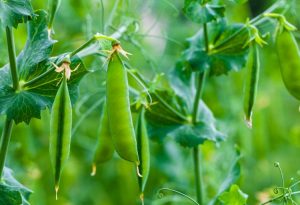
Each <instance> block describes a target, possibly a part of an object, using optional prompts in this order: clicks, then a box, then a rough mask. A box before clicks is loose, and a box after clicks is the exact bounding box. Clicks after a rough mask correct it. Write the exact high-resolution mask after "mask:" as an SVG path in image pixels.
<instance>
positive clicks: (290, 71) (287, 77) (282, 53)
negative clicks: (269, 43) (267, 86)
mask: <svg viewBox="0 0 300 205" xmlns="http://www.w3.org/2000/svg"><path fill="white" fill-rule="evenodd" d="M276 46H277V54H278V58H279V63H280V70H281V76H282V79H283V82H284V85H285V87H286V88H287V90H288V91H289V93H290V94H291V95H292V96H294V97H295V98H297V99H298V100H300V53H299V48H298V45H297V42H296V39H295V37H294V36H293V34H292V33H291V32H289V31H286V30H285V31H283V32H282V33H281V34H279V35H278V36H277V41H276Z"/></svg>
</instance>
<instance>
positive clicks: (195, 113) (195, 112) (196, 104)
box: [192, 72, 205, 125]
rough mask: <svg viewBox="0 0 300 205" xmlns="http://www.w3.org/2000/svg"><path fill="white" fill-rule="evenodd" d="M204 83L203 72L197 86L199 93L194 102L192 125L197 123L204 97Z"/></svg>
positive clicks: (197, 92)
mask: <svg viewBox="0 0 300 205" xmlns="http://www.w3.org/2000/svg"><path fill="white" fill-rule="evenodd" d="M204 83H205V72H201V73H199V74H198V85H197V91H196V96H195V100H194V106H193V115H192V123H193V124H194V125H195V124H196V123H197V117H198V109H199V102H200V100H201V97H202V93H203V87H204Z"/></svg>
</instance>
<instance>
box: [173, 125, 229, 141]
mask: <svg viewBox="0 0 300 205" xmlns="http://www.w3.org/2000/svg"><path fill="white" fill-rule="evenodd" d="M169 135H170V136H172V137H174V138H175V140H176V141H177V142H178V143H179V144H180V145H182V146H184V147H195V146H197V145H199V144H203V143H204V142H205V141H206V140H210V141H213V142H218V141H222V140H223V139H224V138H225V136H224V134H222V133H221V132H219V131H217V130H216V128H215V126H214V125H212V124H209V123H206V122H199V123H198V124H197V125H195V126H193V125H182V126H180V127H178V128H177V129H176V130H174V131H173V132H171V133H170V134H169Z"/></svg>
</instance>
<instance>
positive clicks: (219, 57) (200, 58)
mask: <svg viewBox="0 0 300 205" xmlns="http://www.w3.org/2000/svg"><path fill="white" fill-rule="evenodd" d="M209 33H212V36H211V38H210V39H209V41H210V43H209V45H210V50H209V52H208V53H207V52H206V51H205V46H204V40H203V30H202V29H201V30H200V31H199V32H198V33H197V34H196V35H195V36H194V37H192V38H191V39H190V40H189V43H190V47H189V48H188V49H187V50H185V51H184V52H183V55H182V65H185V66H186V67H187V68H188V67H190V69H191V70H193V71H200V72H202V71H204V70H207V69H209V70H210V75H221V74H227V73H228V72H229V71H232V70H233V71H239V70H240V69H241V68H243V66H244V65H245V62H246V57H247V50H248V48H247V47H246V46H245V43H246V42H247V41H248V39H249V34H248V32H247V30H246V29H245V28H244V25H243V24H233V25H229V26H227V25H225V23H223V25H219V26H218V27H215V30H213V31H209Z"/></svg>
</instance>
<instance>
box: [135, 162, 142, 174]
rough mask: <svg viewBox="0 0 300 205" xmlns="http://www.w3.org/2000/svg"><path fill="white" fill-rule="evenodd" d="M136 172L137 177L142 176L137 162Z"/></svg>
mask: <svg viewBox="0 0 300 205" xmlns="http://www.w3.org/2000/svg"><path fill="white" fill-rule="evenodd" d="M136 173H137V175H138V176H139V177H143V175H142V174H141V173H140V169H139V164H138V163H137V165H136Z"/></svg>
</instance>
